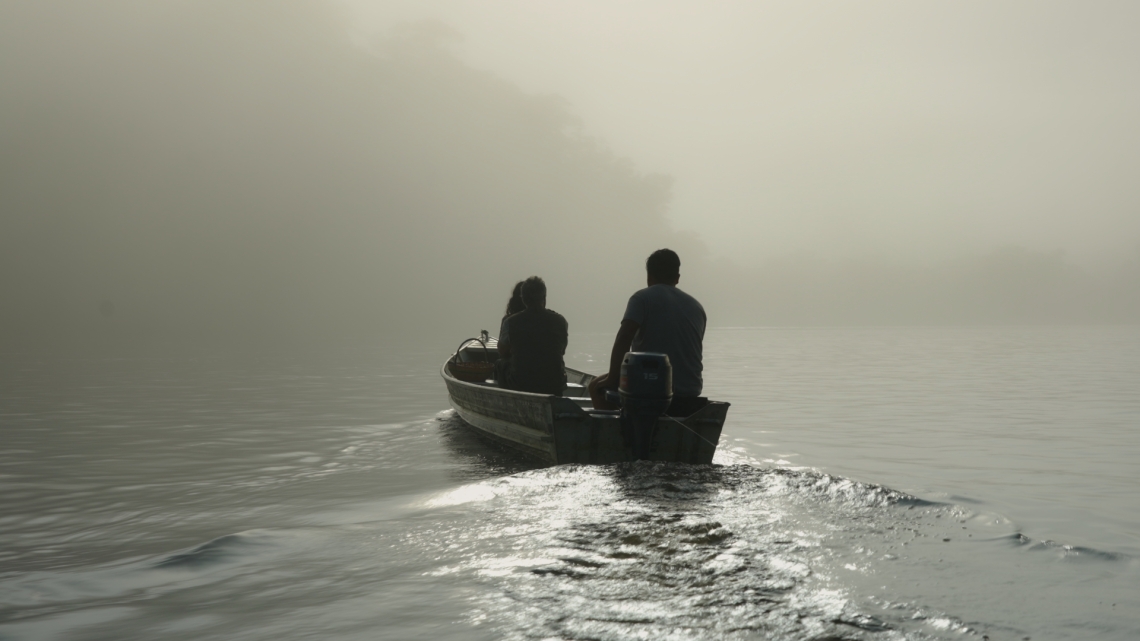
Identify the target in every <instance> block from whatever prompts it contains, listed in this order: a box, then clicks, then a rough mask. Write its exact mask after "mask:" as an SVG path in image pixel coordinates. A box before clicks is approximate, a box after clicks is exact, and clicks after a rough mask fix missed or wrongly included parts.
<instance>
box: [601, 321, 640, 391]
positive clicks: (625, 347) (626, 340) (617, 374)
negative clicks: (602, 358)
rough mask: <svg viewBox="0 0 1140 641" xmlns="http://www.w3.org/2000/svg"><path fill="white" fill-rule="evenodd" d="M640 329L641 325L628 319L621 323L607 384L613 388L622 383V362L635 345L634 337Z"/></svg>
mask: <svg viewBox="0 0 1140 641" xmlns="http://www.w3.org/2000/svg"><path fill="white" fill-rule="evenodd" d="M639 329H641V323H638V322H637V321H635V320H630V319H628V318H627V319H625V320H623V321H622V322H621V327H620V328H619V329H618V333H617V337H616V338H614V348H613V350H612V351H611V352H610V373H609V379H608V381H607V382H608V383H610V384H611V385H610V386H612V387H617V385H618V383H619V382H620V379H621V362H622V360H624V359H625V353H626V352H628V351H629V347H630V345H633V337H634V335H636V334H637V330H639Z"/></svg>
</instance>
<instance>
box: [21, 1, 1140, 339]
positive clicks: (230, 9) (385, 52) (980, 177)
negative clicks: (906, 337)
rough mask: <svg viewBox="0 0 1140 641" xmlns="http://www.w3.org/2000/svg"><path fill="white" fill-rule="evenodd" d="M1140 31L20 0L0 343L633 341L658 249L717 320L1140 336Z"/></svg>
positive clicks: (559, 6) (714, 11)
mask: <svg viewBox="0 0 1140 641" xmlns="http://www.w3.org/2000/svg"><path fill="white" fill-rule="evenodd" d="M1138 17H1140V9H1135V8H1133V5H1132V4H1125V3H1118V4H1109V3H1096V4H1091V5H1090V4H1088V3H1085V4H1082V5H1080V6H1078V5H1076V4H1075V3H1074V4H1066V5H1060V4H1050V3H1042V2H1033V3H1008V2H1005V3H980V2H979V3H971V2H954V3H889V2H881V3H873V4H855V3H845V4H837V5H828V6H827V7H823V6H821V5H813V4H808V3H802V2H794V3H793V2H789V3H762V4H760V3H739V4H727V3H719V4H718V3H696V2H691V3H666V2H648V1H646V2H621V3H602V2H597V3H591V2H582V1H575V2H522V1H518V2H513V1H512V2H506V1H503V2H492V1H479V2H474V1H472V2H467V1H459V0H455V1H450V2H448V1H442V0H441V1H438V2H437V1H431V0H416V1H415V2H412V1H410V0H409V1H406V2H405V1H404V0H385V1H384V2H363V1H362V0H277V1H275V2H272V3H268V2H257V1H255V0H166V1H162V2H156V1H153V0H103V1H101V2H91V3H82V2H71V1H69V0H23V1H10V2H0V89H2V90H0V301H2V304H0V344H22V343H25V342H29V341H32V339H35V341H38V342H40V343H44V344H56V343H60V342H61V341H63V340H64V339H65V338H66V339H75V340H77V341H91V340H102V339H101V338H100V337H106V336H116V337H120V338H125V339H132V340H133V339H134V338H136V337H139V336H153V337H159V338H162V339H164V340H165V339H170V338H176V339H179V340H181V339H185V338H189V337H194V336H196V337H199V338H201V339H202V340H206V341H211V340H220V339H222V338H226V339H229V338H235V339H237V340H239V341H248V340H252V339H255V338H256V339H258V340H260V339H263V338H270V337H276V338H277V339H283V340H286V341H298V340H303V339H306V338H310V337H322V336H324V337H363V336H376V335H392V334H398V333H401V332H420V333H430V334H432V335H438V336H449V337H453V338H456V340H458V338H461V337H462V336H466V335H471V334H474V333H476V332H477V331H478V329H481V328H493V327H496V326H497V325H498V319H499V316H500V315H501V314H502V310H503V307H504V305H505V303H506V299H507V295H508V293H509V291H510V289H511V286H512V284H513V283H514V282H515V281H517V280H521V279H523V278H526V277H527V276H530V275H536V274H537V275H540V276H542V277H544V278H545V279H546V280H547V283H548V286H549V289H550V306H551V307H552V308H553V309H556V310H558V311H559V312H561V313H563V314H564V315H565V316H566V317H567V319H568V320H569V322H570V326H571V331H572V333H573V332H575V331H578V330H582V329H612V328H614V327H616V324H617V323H618V322H619V321H620V317H621V312H622V310H623V309H624V304H625V301H626V300H627V298H628V296H629V295H630V293H631V292H632V291H634V290H635V289H637V288H638V287H641V286H643V285H644V282H645V281H644V262H643V261H644V259H645V257H646V256H647V255H648V254H649V253H650V252H651V251H653V250H654V249H657V248H660V247H666V246H667V247H672V248H674V249H676V250H678V251H679V253H680V254H681V258H682V268H681V271H682V281H681V282H682V287H683V288H685V289H686V290H687V291H690V292H691V293H693V294H694V295H696V296H697V297H698V298H699V299H700V300H701V301H702V303H703V304H704V305H705V307H706V309H707V310H708V312H709V318H710V323H711V324H712V325H714V326H717V325H719V326H725V325H773V324H775V325H779V324H797V325H798V324H807V325H818V324H848V323H854V324H907V323H1057V322H1113V323H1115V322H1136V321H1137V320H1140V188H1137V187H1136V185H1135V184H1133V183H1134V178H1133V176H1134V175H1136V174H1137V173H1138V171H1137V170H1140V144H1138V143H1140V140H1138V137H1140V136H1138V134H1140V125H1138V124H1137V119H1136V118H1135V114H1136V113H1140V93H1138V87H1140V81H1138V78H1140V73H1137V72H1138V71H1140V69H1138V66H1140V44H1137V42H1138V39H1137V38H1135V37H1134V34H1135V33H1140V28H1138V27H1140V19H1138ZM447 342H448V343H450V342H451V339H450V338H449V339H448V341H447Z"/></svg>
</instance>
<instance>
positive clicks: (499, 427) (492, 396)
mask: <svg viewBox="0 0 1140 641" xmlns="http://www.w3.org/2000/svg"><path fill="white" fill-rule="evenodd" d="M496 347H497V344H496V342H495V339H494V338H488V339H485V340H479V339H469V340H468V341H464V343H463V344H462V345H460V347H459V350H457V352H456V353H455V354H453V355H452V356H451V357H449V358H448V359H447V361H446V362H444V364H443V368H442V370H441V371H440V374H441V376H443V381H444V383H445V384H446V385H447V393H448V396H449V397H450V399H451V405H452V407H454V408H455V411H456V413H457V414H459V416H460V418H462V419H463V420H464V422H466V423H467V424H468V425H471V426H472V427H474V428H475V429H476V430H478V431H479V432H480V433H481V434H482V435H484V436H486V437H488V438H489V439H491V440H493V441H496V442H498V443H500V444H502V445H505V446H507V447H510V448H512V449H514V450H517V451H519V452H522V453H524V454H526V455H528V456H530V457H532V458H535V459H538V460H540V461H542V462H545V463H549V464H552V465H558V464H563V463H598V464H604V463H619V462H622V461H632V460H634V456H633V450H632V447H633V445H632V443H630V442H629V441H630V439H629V438H628V436H623V430H622V421H621V418H620V416H619V414H620V412H618V411H615V410H595V409H593V405H592V403H591V401H590V395H589V391H588V386H589V384H590V381H592V380H594V376H592V375H590V374H587V373H585V372H580V371H578V370H576V369H571V368H569V367H567V368H566V389H565V390H564V391H563V393H562V396H554V395H548V394H531V393H528V392H519V391H515V390H509V389H503V388H502V387H499V386H498V385H497V384H496V383H495V381H494V380H491V378H490V376H489V375H488V376H487V377H485V378H483V380H461V378H460V377H461V376H462V377H463V378H466V379H478V378H479V377H480V375H479V374H476V375H475V376H472V375H471V374H470V371H472V370H474V371H478V370H479V367H480V365H479V364H483V365H482V366H483V367H487V364H489V363H493V362H494V355H495V354H496V353H497V351H496ZM456 363H459V364H460V365H461V366H463V368H464V369H465V370H466V372H463V371H459V368H457V367H456V365H455V364H456ZM464 364H471V365H470V366H467V365H464ZM487 369H489V367H488V368H487ZM483 371H487V370H483ZM457 374H458V376H457ZM728 406H729V404H728V403H723V402H719V401H708V403H707V404H705V405H704V406H703V407H700V408H699V409H696V410H695V411H694V412H692V413H691V414H690V415H689V416H681V417H676V416H661V417H660V418H658V419H657V424H656V429H655V430H654V432H653V439H652V441H651V444H650V446H649V456H648V460H651V461H666V462H674V463H704V464H707V463H711V462H712V458H713V454H714V453H715V452H716V446H717V443H718V442H719V440H720V431H721V428H722V427H723V426H724V420H725V417H726V416H727V414H728Z"/></svg>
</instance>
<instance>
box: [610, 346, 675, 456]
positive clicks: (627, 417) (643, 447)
mask: <svg viewBox="0 0 1140 641" xmlns="http://www.w3.org/2000/svg"><path fill="white" fill-rule="evenodd" d="M618 393H619V395H620V396H621V422H622V432H623V433H624V434H623V436H625V437H626V442H627V443H629V444H630V445H632V449H633V458H634V460H644V459H648V458H649V445H650V444H651V443H652V442H653V435H654V432H655V431H656V428H657V419H658V418H659V417H660V416H661V415H662V414H664V413H665V410H667V409H669V404H670V403H671V402H672V401H673V366H672V365H671V364H670V363H669V356H668V355H666V354H658V353H656V352H628V353H627V354H626V355H625V358H624V359H622V362H621V381H620V383H619V384H618Z"/></svg>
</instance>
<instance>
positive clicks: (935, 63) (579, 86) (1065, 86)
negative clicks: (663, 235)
mask: <svg viewBox="0 0 1140 641" xmlns="http://www.w3.org/2000/svg"><path fill="white" fill-rule="evenodd" d="M345 1H348V2H350V5H351V7H352V15H353V16H354V22H355V24H356V25H357V26H358V28H359V29H360V33H361V34H362V35H365V36H372V35H382V34H384V33H387V32H389V31H390V30H391V29H392V27H393V26H395V25H398V24H400V23H405V22H413V21H419V20H423V19H428V18H435V19H439V20H441V21H443V22H445V23H446V24H448V25H450V26H451V27H453V28H454V29H456V30H457V31H459V32H460V33H461V34H462V35H463V37H464V40H463V42H461V43H459V44H458V45H456V51H457V52H458V53H459V54H460V55H461V56H462V58H463V59H464V60H466V61H468V62H469V63H470V64H471V65H473V66H475V67H478V68H481V69H486V70H488V71H491V72H493V73H495V74H496V75H499V76H501V77H503V78H506V79H508V80H510V81H512V82H514V83H516V84H518V85H519V86H520V87H522V88H523V89H524V90H526V91H528V92H535V93H557V94H560V95H561V96H563V97H565V98H566V99H567V101H568V102H569V103H570V105H571V108H572V110H573V112H574V113H575V114H577V115H578V116H579V117H580V118H581V120H582V124H583V127H584V129H585V131H586V132H588V133H589V134H591V135H594V136H596V137H598V138H599V139H600V140H602V141H603V142H604V143H605V144H606V145H607V146H609V147H610V148H612V149H613V150H614V151H616V152H617V153H619V154H621V155H624V156H627V157H629V158H631V159H632V160H633V162H634V163H635V164H636V165H637V166H638V167H639V168H641V169H643V170H644V171H647V172H662V173H667V174H669V175H671V176H673V177H674V178H675V180H676V182H675V185H674V195H675V197H674V201H673V208H672V212H671V216H672V218H673V220H674V221H675V223H676V224H677V226H679V227H681V228H687V229H694V230H697V231H699V233H700V235H701V236H702V237H703V238H704V239H705V240H706V241H707V243H708V244H709V246H710V248H712V249H713V251H714V252H715V253H717V254H720V255H726V256H729V257H732V258H735V259H737V260H741V261H743V262H752V261H754V260H762V259H764V258H766V257H771V256H778V255H782V254H787V253H800V252H803V253H808V254H817V255H824V256H827V255H868V254H873V255H886V256H905V257H911V258H913V257H925V256H930V257H939V256H950V255H955V254H959V253H961V252H964V251H965V252H970V251H984V250H987V249H990V248H992V247H994V246H998V245H1003V244H1020V245H1023V246H1026V247H1029V248H1033V249H1064V250H1066V251H1067V252H1069V254H1070V255H1071V256H1073V257H1074V258H1076V259H1078V260H1082V261H1087V260H1091V259H1095V258H1096V257H1099V256H1112V255H1120V254H1124V253H1125V252H1134V251H1136V249H1137V248H1138V247H1140V186H1138V185H1137V183H1138V182H1140V181H1138V180H1137V174H1138V173H1140V119H1138V118H1137V116H1136V115H1137V114H1138V113H1140V38H1138V37H1137V36H1136V34H1138V33H1140V4H1138V3H1135V2H1064V3H1062V2H1043V1H1039V0H1038V1H1032V2H1030V1H1025V2H993V1H955V2H919V3H916V2H862V3H855V2H843V3H840V2H834V3H827V4H824V3H815V2H802V1H788V2H735V3H729V2H721V3H716V2H664V1H662V0H628V1H614V0H607V1H595V0H558V1H535V0H383V1H368V0H345Z"/></svg>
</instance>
